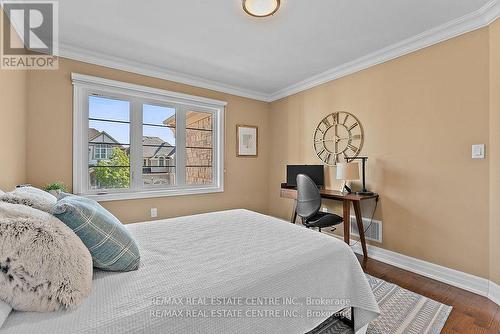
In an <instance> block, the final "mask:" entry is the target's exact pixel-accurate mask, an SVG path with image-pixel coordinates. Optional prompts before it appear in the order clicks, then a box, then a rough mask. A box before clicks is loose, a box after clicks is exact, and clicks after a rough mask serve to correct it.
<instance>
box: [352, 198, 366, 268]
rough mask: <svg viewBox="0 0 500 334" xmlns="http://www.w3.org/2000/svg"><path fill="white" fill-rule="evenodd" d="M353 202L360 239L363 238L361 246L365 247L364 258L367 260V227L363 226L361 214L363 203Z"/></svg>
mask: <svg viewBox="0 0 500 334" xmlns="http://www.w3.org/2000/svg"><path fill="white" fill-rule="evenodd" d="M352 204H353V206H354V213H355V214H356V223H357V224H358V231H359V239H360V240H361V246H362V247H363V258H364V259H365V260H366V259H367V258H368V251H367V250H366V240H365V227H364V226H363V217H362V216H361V205H360V204H359V201H353V202H352Z"/></svg>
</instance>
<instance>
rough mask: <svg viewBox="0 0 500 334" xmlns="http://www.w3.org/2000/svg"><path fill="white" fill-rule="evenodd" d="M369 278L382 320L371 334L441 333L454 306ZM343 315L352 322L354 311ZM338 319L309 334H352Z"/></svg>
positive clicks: (328, 321)
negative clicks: (351, 314) (351, 313)
mask: <svg viewBox="0 0 500 334" xmlns="http://www.w3.org/2000/svg"><path fill="white" fill-rule="evenodd" d="M366 276H367V278H368V282H369V283H370V287H371V289H372V291H373V294H374V295H375V299H376V300H377V302H378V305H379V307H380V316H379V317H378V318H377V319H375V320H374V321H373V322H372V323H371V324H370V325H369V326H368V331H367V334H396V333H401V334H438V333H441V330H442V329H443V326H444V324H445V322H446V320H447V319H448V316H449V315H450V312H451V306H447V305H444V304H441V303H439V302H437V301H435V300H432V299H429V298H427V297H424V296H421V295H419V294H417V293H414V292H411V291H408V290H406V289H403V288H401V287H399V286H397V285H395V284H391V283H388V282H386V281H384V280H381V279H378V278H375V277H373V276H370V275H366ZM340 315H341V316H345V317H347V318H350V310H347V311H345V312H343V313H342V314H340ZM338 318H339V315H334V316H332V317H330V318H328V319H327V320H326V321H325V322H323V323H322V324H321V325H319V326H318V327H316V328H315V329H313V330H312V331H311V332H309V333H308V334H352V333H353V330H352V328H350V327H349V326H348V325H347V324H346V323H345V322H343V321H341V320H340V319H338Z"/></svg>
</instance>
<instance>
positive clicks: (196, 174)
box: [186, 115, 212, 184]
mask: <svg viewBox="0 0 500 334" xmlns="http://www.w3.org/2000/svg"><path fill="white" fill-rule="evenodd" d="M187 127H188V129H186V146H187V147H196V148H187V149H186V182H187V183H188V184H207V183H211V182H212V167H198V166H212V149H211V148H212V131H200V130H191V129H189V128H192V129H204V130H212V117H211V116H210V115H207V117H205V118H203V119H200V120H198V121H196V122H193V123H189V124H188V125H187ZM200 147H204V148H208V149H200ZM189 166H194V167H189Z"/></svg>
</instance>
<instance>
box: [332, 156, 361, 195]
mask: <svg viewBox="0 0 500 334" xmlns="http://www.w3.org/2000/svg"><path fill="white" fill-rule="evenodd" d="M337 180H344V187H342V192H344V193H348V194H350V193H351V192H352V191H351V188H349V186H347V181H356V180H359V164H358V163H357V162H351V163H338V164H337Z"/></svg>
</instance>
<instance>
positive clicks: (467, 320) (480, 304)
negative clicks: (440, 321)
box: [358, 256, 500, 334]
mask: <svg viewBox="0 0 500 334" xmlns="http://www.w3.org/2000/svg"><path fill="white" fill-rule="evenodd" d="M358 260H359V261H360V263H361V266H362V267H363V269H364V270H365V272H366V273H368V274H370V275H372V276H375V277H378V278H381V279H383V280H385V281H387V282H391V283H394V284H397V285H399V286H400V287H403V288H405V289H407V290H410V291H413V292H416V293H418V294H421V295H423V296H426V297H428V298H432V299H434V300H437V301H439V302H441V303H443V304H446V305H451V306H453V310H452V312H451V314H450V317H449V318H448V321H447V322H446V324H445V327H444V328H443V331H442V333H443V334H446V333H481V334H499V333H500V307H499V306H498V305H496V304H495V303H493V302H492V301H490V300H489V299H487V298H485V297H481V296H479V295H476V294H474V293H471V292H468V291H465V290H462V289H458V288H455V287H453V286H451V285H448V284H445V283H441V282H438V281H435V280H432V279H430V278H427V277H424V276H420V275H417V274H414V273H411V272H409V271H406V270H402V269H399V268H396V267H393V266H391V265H388V264H385V263H382V262H379V261H376V260H372V259H368V260H367V261H366V262H363V259H362V257H361V256H358Z"/></svg>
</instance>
